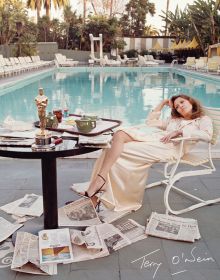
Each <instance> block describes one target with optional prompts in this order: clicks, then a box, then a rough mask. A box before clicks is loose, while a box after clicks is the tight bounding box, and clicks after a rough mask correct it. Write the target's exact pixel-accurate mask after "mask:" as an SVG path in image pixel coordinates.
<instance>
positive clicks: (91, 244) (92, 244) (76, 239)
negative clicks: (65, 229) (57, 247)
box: [71, 226, 103, 249]
mask: <svg viewBox="0 0 220 280" xmlns="http://www.w3.org/2000/svg"><path fill="white" fill-rule="evenodd" d="M71 242H72V243H73V244H76V245H83V244H85V245H86V247H87V248H88V249H102V247H103V245H102V242H101V239H100V238H99V235H98V231H97V228H96V226H91V227H87V228H86V229H85V230H84V231H80V230H72V231H71Z"/></svg>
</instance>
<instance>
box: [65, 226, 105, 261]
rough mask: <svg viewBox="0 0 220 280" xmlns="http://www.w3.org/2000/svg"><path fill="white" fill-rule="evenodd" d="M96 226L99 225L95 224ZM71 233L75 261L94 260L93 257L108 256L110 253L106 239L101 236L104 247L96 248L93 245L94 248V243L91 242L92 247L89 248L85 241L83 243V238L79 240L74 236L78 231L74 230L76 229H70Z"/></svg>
mask: <svg viewBox="0 0 220 280" xmlns="http://www.w3.org/2000/svg"><path fill="white" fill-rule="evenodd" d="M95 227H97V226H95ZM87 229H90V227H88V228H87ZM87 229H86V230H87ZM70 234H71V240H72V250H73V262H80V261H87V260H93V259H97V258H102V257H106V256H108V255H109V251H108V248H107V246H106V245H105V242H104V240H102V239H100V237H99V241H100V242H101V247H102V248H101V249H95V248H94V247H95V246H93V248H92V246H91V245H92V244H90V246H89V247H90V248H91V249H89V248H88V247H87V245H86V244H85V243H83V242H84V241H83V240H82V239H79V240H77V238H73V237H76V233H75V232H74V230H72V229H70ZM95 243H96V244H97V240H95ZM96 246H97V245H96Z"/></svg>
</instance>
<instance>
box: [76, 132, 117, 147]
mask: <svg viewBox="0 0 220 280" xmlns="http://www.w3.org/2000/svg"><path fill="white" fill-rule="evenodd" d="M111 140H112V135H111V134H100V135H97V136H92V137H87V136H82V135H79V140H78V144H79V145H82V146H94V147H100V148H109V147H111V145H110V143H111Z"/></svg>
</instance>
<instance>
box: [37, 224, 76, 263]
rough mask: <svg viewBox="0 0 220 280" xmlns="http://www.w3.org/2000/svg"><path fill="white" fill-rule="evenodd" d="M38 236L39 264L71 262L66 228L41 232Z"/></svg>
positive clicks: (69, 242) (71, 254)
mask: <svg viewBox="0 0 220 280" xmlns="http://www.w3.org/2000/svg"><path fill="white" fill-rule="evenodd" d="M38 235H39V252H40V263H41V264H48V263H66V262H72V261H73V252H72V245H71V241H70V231H69V229H68V228H62V229H50V230H41V231H39V233H38Z"/></svg>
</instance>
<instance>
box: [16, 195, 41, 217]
mask: <svg viewBox="0 0 220 280" xmlns="http://www.w3.org/2000/svg"><path fill="white" fill-rule="evenodd" d="M14 211H15V212H14V213H15V214H16V215H28V216H35V217H40V216H41V215H42V214H43V197H42V195H36V194H26V195H25V197H24V199H23V200H22V201H21V203H20V204H19V205H18V206H17V207H16V209H14Z"/></svg>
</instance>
